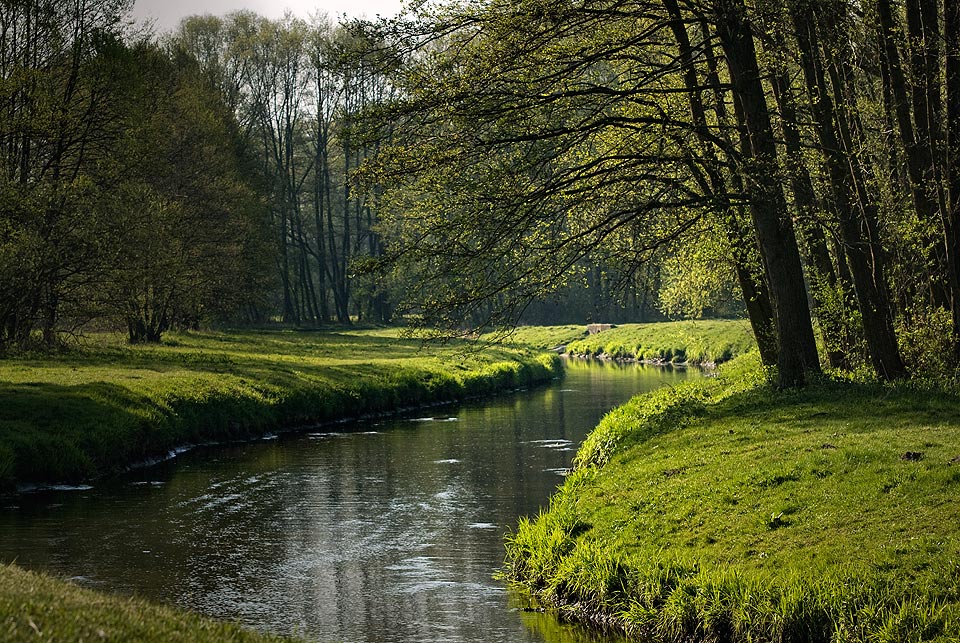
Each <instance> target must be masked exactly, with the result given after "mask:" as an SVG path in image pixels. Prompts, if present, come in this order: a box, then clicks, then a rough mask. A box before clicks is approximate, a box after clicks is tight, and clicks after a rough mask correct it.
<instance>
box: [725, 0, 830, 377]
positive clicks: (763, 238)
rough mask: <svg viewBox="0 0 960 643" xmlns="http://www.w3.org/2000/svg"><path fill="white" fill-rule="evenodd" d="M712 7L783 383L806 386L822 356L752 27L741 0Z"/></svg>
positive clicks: (817, 368)
mask: <svg viewBox="0 0 960 643" xmlns="http://www.w3.org/2000/svg"><path fill="white" fill-rule="evenodd" d="M713 7H714V11H715V14H716V18H717V23H718V34H719V36H720V43H721V46H722V47H723V51H724V53H725V54H726V59H727V68H728V70H729V72H730V83H731V86H732V88H733V95H734V100H735V102H737V103H738V104H739V109H740V110H741V111H742V114H743V120H742V122H743V124H744V128H743V131H742V132H741V154H742V155H743V157H744V168H743V169H744V178H745V184H746V188H747V189H746V192H747V196H748V198H749V200H750V212H751V215H752V217H753V222H754V227H755V229H756V233H757V239H758V241H759V244H760V253H761V255H762V257H763V263H764V270H765V272H766V275H767V282H768V283H769V284H770V292H771V295H772V297H771V298H772V301H773V305H774V309H775V311H776V322H777V338H778V340H779V347H780V352H779V355H778V360H777V368H778V377H779V384H780V386H781V387H794V386H803V385H804V384H805V383H806V375H807V373H808V372H812V373H816V372H819V370H820V361H819V358H818V356H817V346H816V340H815V339H814V336H813V325H812V322H811V319H810V308H809V306H808V304H807V292H806V287H805V285H804V281H803V268H802V265H801V261H800V251H799V248H798V247H797V240H796V236H795V234H794V230H793V224H792V223H791V221H790V217H789V215H788V213H787V204H786V199H785V198H784V195H783V190H782V188H781V186H780V184H779V182H778V179H777V170H778V162H777V148H776V142H775V139H774V136H773V127H772V125H771V122H770V114H769V112H768V111H767V102H766V96H765V94H764V91H763V85H762V84H761V80H760V69H759V65H758V63H757V55H756V49H755V47H754V41H753V32H752V29H751V27H750V24H749V23H748V22H747V20H746V7H745V6H744V4H743V2H742V0H714V2H713Z"/></svg>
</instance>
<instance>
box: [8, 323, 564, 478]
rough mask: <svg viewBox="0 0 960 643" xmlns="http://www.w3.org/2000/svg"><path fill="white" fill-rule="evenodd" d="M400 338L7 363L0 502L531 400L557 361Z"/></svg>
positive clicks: (304, 336)
mask: <svg viewBox="0 0 960 643" xmlns="http://www.w3.org/2000/svg"><path fill="white" fill-rule="evenodd" d="M468 348H469V345H457V344H451V345H447V346H445V347H443V348H424V347H423V346H422V345H421V343H420V342H418V341H415V340H401V339H398V338H397V337H396V333H395V332H392V331H366V332H364V331H357V332H293V331H276V332H234V333H186V334H170V335H169V336H168V339H167V340H166V341H165V342H164V343H163V344H162V345H158V346H129V345H127V344H125V343H124V342H123V341H122V338H121V337H119V336H107V335H101V336H96V337H93V338H90V339H88V340H87V341H86V342H85V343H84V344H83V345H82V346H79V347H76V348H74V349H72V350H70V351H69V352H67V353H65V354H63V355H57V356H46V355H44V356H37V357H19V358H16V359H14V358H7V359H2V360H0V489H2V488H4V487H5V488H7V489H9V488H11V487H12V486H13V485H14V484H15V483H25V482H76V481H80V480H84V479H90V478H95V477H98V476H101V475H104V474H108V473H111V472H114V471H117V470H119V469H122V468H123V467H125V466H127V465H129V464H130V463H134V462H138V461H142V460H145V459H149V458H154V457H158V456H163V455H164V454H166V453H167V452H168V451H169V450H170V449H172V448H175V447H178V446H181V445H187V444H196V443H204V442H211V441H225V440H235V439H243V438H248V437H252V436H256V435H258V434H262V433H264V432H266V431H272V430H275V429H279V428H284V427H291V426H297V425H307V424H311V423H319V422H328V421H334V420H340V419H345V418H351V417H358V416H361V415H366V414H373V413H383V412H390V411H395V410H398V409H401V408H405V407H406V408H409V407H414V406H418V405H425V404H430V403H435V402H445V401H451V400H457V399H462V398H465V397H472V396H478V395H484V394H489V393H492V392H495V391H499V390H506V389H512V388H515V387H519V386H526V385H529V384H532V383H534V382H537V381H543V380H546V379H549V378H551V377H553V376H554V375H555V372H556V370H557V369H558V368H559V366H558V365H557V363H556V358H555V357H552V356H548V355H544V354H541V353H539V352H537V351H534V350H530V349H526V348H523V347H518V346H505V347H498V348H490V349H487V350H484V351H483V352H482V353H469V352H467V353H464V352H463V351H464V350H465V349H468Z"/></svg>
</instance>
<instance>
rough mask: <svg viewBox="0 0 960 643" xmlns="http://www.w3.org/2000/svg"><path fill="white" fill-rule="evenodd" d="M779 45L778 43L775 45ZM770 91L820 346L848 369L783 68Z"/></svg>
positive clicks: (831, 275) (833, 278)
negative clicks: (827, 296) (827, 299)
mask: <svg viewBox="0 0 960 643" xmlns="http://www.w3.org/2000/svg"><path fill="white" fill-rule="evenodd" d="M778 44H781V45H782V43H778ZM772 83H773V91H774V95H775V97H776V100H777V105H778V107H779V109H780V116H781V126H782V128H783V138H784V145H785V147H786V152H787V155H786V168H787V175H788V176H789V177H790V186H791V189H792V191H793V199H794V206H795V208H796V211H797V227H798V228H799V230H800V234H801V237H802V239H803V241H804V245H805V246H806V249H807V257H808V261H807V269H808V273H809V274H810V282H811V284H812V286H813V287H812V288H811V293H812V297H811V298H812V300H813V306H814V310H815V311H816V313H817V321H818V322H819V326H820V332H821V333H822V334H823V343H824V345H825V346H826V348H827V359H828V360H829V363H830V366H831V367H833V368H842V369H845V368H849V365H850V364H849V360H848V359H847V352H848V350H849V347H848V346H846V343H845V338H847V337H849V333H848V332H846V329H845V328H844V323H843V321H842V320H841V319H839V315H837V313H836V311H831V310H828V309H827V307H826V306H824V301H823V298H822V297H821V294H822V290H823V289H825V288H826V289H830V290H836V288H837V273H836V272H835V271H834V269H833V263H832V261H831V260H830V251H829V250H828V249H827V240H826V237H825V235H824V233H823V230H822V229H821V227H820V223H819V222H818V220H817V219H818V217H817V213H818V211H819V209H820V208H819V207H818V205H817V196H816V192H815V191H814V189H813V181H812V180H811V178H810V173H809V171H808V170H807V166H806V165H805V163H804V161H803V143H802V140H801V138H800V129H799V119H798V117H797V109H796V105H795V104H794V102H793V97H792V94H791V87H790V81H789V79H788V77H787V74H786V70H785V69H784V68H782V67H781V68H780V69H775V70H773V74H772Z"/></svg>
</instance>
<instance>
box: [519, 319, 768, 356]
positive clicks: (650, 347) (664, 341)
mask: <svg viewBox="0 0 960 643" xmlns="http://www.w3.org/2000/svg"><path fill="white" fill-rule="evenodd" d="M510 341H513V342H516V343H518V344H523V345H528V346H532V347H536V348H542V349H548V350H549V349H558V350H562V352H565V353H567V354H568V355H570V356H572V357H587V358H599V359H609V360H615V361H621V362H645V363H650V364H669V363H673V364H692V365H715V364H719V363H722V362H726V361H728V360H731V359H733V358H734V357H737V356H738V355H743V354H745V353H747V352H749V351H750V350H753V349H754V348H755V347H756V342H755V341H754V339H753V333H752V331H751V329H750V323H749V322H747V321H746V320H744V319H698V320H687V321H675V322H655V323H649V324H621V325H617V326H614V327H612V328H610V329H608V330H604V331H603V332H599V333H596V334H594V335H589V334H588V333H587V331H586V327H585V326H521V327H520V328H518V329H516V330H515V331H514V332H513V333H512V334H511V335H510Z"/></svg>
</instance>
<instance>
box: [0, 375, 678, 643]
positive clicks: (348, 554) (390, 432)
mask: <svg viewBox="0 0 960 643" xmlns="http://www.w3.org/2000/svg"><path fill="white" fill-rule="evenodd" d="M684 377H686V373H685V372H683V371H671V370H661V369H654V368H643V367H627V368H623V367H617V366H614V365H602V364H584V363H573V364H571V365H570V368H569V371H568V376H567V377H566V379H565V380H563V381H562V382H557V383H555V384H554V385H553V386H551V387H549V388H546V389H541V390H535V391H528V392H524V393H520V394H517V395H512V396H505V397H501V398H497V399H494V400H491V401H487V402H485V403H483V404H474V405H468V406H464V407H461V408H456V409H455V408H447V409H433V410H432V413H431V415H430V416H429V417H427V416H426V414H423V413H421V414H420V415H419V416H418V417H412V418H407V419H391V420H389V421H372V422H368V423H366V424H364V425H362V426H356V427H350V428H351V429H353V430H350V431H348V430H347V429H345V428H344V427H338V430H337V431H315V432H312V433H306V434H300V435H297V436H289V435H288V436H281V438H280V439H278V440H270V441H262V442H258V443H251V444H244V445H238V446H231V447H220V448H215V449H206V450H203V451H196V452H191V453H188V454H186V455H184V456H181V458H179V459H178V460H176V461H174V462H171V463H166V464H163V465H159V466H157V467H154V468H151V469H148V470H144V471H141V472H138V473H137V474H136V475H132V476H128V477H124V478H121V479H118V480H113V481H110V482H109V483H102V484H99V485H97V486H96V488H95V489H86V490H77V491H73V492H64V491H60V492H54V491H51V492H42V493H34V494H30V495H27V496H21V497H19V498H15V499H13V500H12V501H10V502H11V503H12V504H13V506H11V507H8V508H5V509H2V510H0V533H2V534H3V537H2V539H0V558H2V559H3V560H4V561H10V560H16V561H17V562H18V563H19V564H21V565H23V566H25V567H28V568H34V569H45V570H49V571H52V572H53V573H55V574H57V575H60V576H65V577H73V578H75V579H76V580H77V581H78V582H80V583H83V584H87V585H90V586H94V587H97V588H100V589H105V590H109V591H116V592H123V593H129V594H138V595H141V596H145V597H148V598H151V599H154V600H160V601H163V602H167V603H174V604H178V605H182V606H186V607H189V608H191V609H196V610H199V611H201V612H203V613H205V614H209V615H212V616H216V617H221V618H229V619H234V620H239V621H241V622H243V623H245V624H247V625H249V626H251V627H254V628H257V629H261V630H268V631H273V632H280V633H288V634H299V635H301V636H304V637H305V638H308V639H310V640H316V641H364V642H367V641H369V642H381V641H383V642H392V641H413V640H416V641H545V640H546V641H578V642H586V641H596V640H601V639H595V638H593V637H592V635H589V634H588V633H586V632H585V631H583V630H580V629H578V628H574V627H573V626H569V625H562V624H559V623H557V622H556V620H555V619H552V618H551V617H547V616H544V615H541V614H532V613H527V612H523V611H521V610H520V609H519V608H518V607H517V606H516V605H514V606H512V607H511V606H509V604H508V603H509V598H508V595H507V591H506V589H505V588H504V587H503V586H502V585H501V584H500V583H498V582H496V581H494V580H493V579H492V574H493V572H494V571H495V570H496V569H497V568H498V567H499V566H500V564H501V562H502V558H503V544H502V542H503V541H502V538H503V534H504V533H506V532H507V531H509V530H510V529H511V528H512V526H513V525H514V524H516V521H517V518H518V516H521V515H529V514H533V513H536V511H537V510H538V509H539V507H541V506H543V505H544V504H545V503H546V501H547V499H548V498H549V495H550V493H551V492H552V491H553V489H554V488H555V487H556V485H557V484H558V483H560V482H561V481H562V479H563V478H562V475H563V474H564V473H565V471H566V470H567V468H568V467H569V466H570V462H571V459H572V457H573V454H574V449H575V447H576V445H577V444H579V442H580V441H581V440H582V439H583V437H584V435H585V434H586V432H587V431H588V430H589V429H590V428H592V427H593V426H594V425H595V424H596V423H597V421H598V420H599V418H600V417H601V416H602V415H603V413H605V412H606V411H607V410H609V409H610V408H611V407H613V406H615V405H616V404H619V403H621V402H623V401H624V400H625V399H627V398H628V397H629V396H630V395H632V394H633V393H636V392H637V391H641V390H649V389H651V388H655V387H657V386H660V385H663V384H665V383H673V382H676V381H678V380H680V379H683V378H684ZM602 640H610V639H602Z"/></svg>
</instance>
